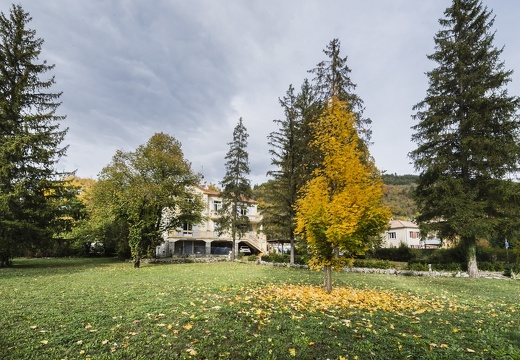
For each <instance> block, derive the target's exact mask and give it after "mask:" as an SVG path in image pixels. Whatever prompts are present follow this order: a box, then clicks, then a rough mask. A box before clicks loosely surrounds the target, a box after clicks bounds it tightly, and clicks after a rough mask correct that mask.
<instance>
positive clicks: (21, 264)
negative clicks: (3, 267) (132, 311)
mask: <svg viewBox="0 0 520 360" xmlns="http://www.w3.org/2000/svg"><path fill="white" fill-rule="evenodd" d="M117 262H121V260H118V259H117V258H113V257H112V258H105V257H89V258H15V259H14V260H13V265H12V266H11V268H13V269H35V268H37V269H38V268H41V269H47V268H64V267H83V266H92V265H96V266H98V265H105V264H107V265H108V264H113V263H117Z"/></svg>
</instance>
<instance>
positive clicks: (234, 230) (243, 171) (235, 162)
mask: <svg viewBox="0 0 520 360" xmlns="http://www.w3.org/2000/svg"><path fill="white" fill-rule="evenodd" d="M248 137H249V135H248V133H247V129H246V128H245V126H244V124H243V122H242V118H240V119H239V121H238V124H237V125H236V126H235V129H234V130H233V141H232V142H230V143H228V145H229V151H228V153H227V154H226V158H225V159H226V174H225V175H224V178H223V179H222V181H221V182H220V185H221V186H222V191H221V193H220V195H221V197H222V208H221V209H220V211H219V214H220V218H219V220H218V221H217V229H218V231H219V232H220V233H223V232H226V231H229V232H231V237H232V239H233V246H232V250H231V257H232V259H233V260H234V259H235V255H236V239H237V236H238V238H239V239H240V238H241V237H242V236H243V235H244V234H245V233H246V232H247V231H248V228H249V217H248V216H247V213H248V209H249V206H250V203H251V197H252V194H253V192H252V189H251V183H250V181H249V179H248V178H247V175H249V172H250V170H249V154H248V152H247V138H248Z"/></svg>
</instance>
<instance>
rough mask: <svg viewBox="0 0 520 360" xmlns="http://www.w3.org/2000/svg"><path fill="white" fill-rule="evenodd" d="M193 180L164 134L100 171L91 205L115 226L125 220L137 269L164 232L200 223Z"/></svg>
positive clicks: (173, 143)
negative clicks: (102, 209) (112, 221)
mask: <svg viewBox="0 0 520 360" xmlns="http://www.w3.org/2000/svg"><path fill="white" fill-rule="evenodd" d="M198 180H199V177H198V176H197V175H196V174H194V173H193V172H192V170H191V165H190V163H189V162H188V161H187V160H186V159H185V158H184V155H183V153H182V150H181V144H180V142H179V141H177V140H175V138H173V137H172V136H169V135H166V134H163V133H157V134H155V135H153V136H152V137H151V138H150V140H148V142H147V143H146V145H141V146H139V147H138V148H137V149H136V151H134V152H123V151H117V152H116V154H115V155H114V157H113V158H112V162H111V163H110V164H109V165H108V166H106V167H105V168H103V169H102V170H101V173H100V175H99V181H98V182H97V183H96V184H95V185H94V192H95V193H97V196H98V198H95V199H94V200H95V204H96V205H98V206H100V207H101V208H103V207H104V208H105V209H108V210H107V211H106V212H107V213H108V214H111V216H112V218H113V220H114V221H120V220H123V221H124V223H125V224H126V226H124V228H125V229H126V238H127V240H128V244H129V247H130V250H131V254H132V257H133V259H134V264H135V265H136V266H137V267H138V266H139V260H140V258H141V257H142V256H143V255H144V254H145V253H146V252H147V251H149V250H150V251H153V250H155V246H156V245H158V243H160V242H161V241H162V235H163V233H164V232H166V231H168V230H170V229H175V228H178V227H180V226H182V225H183V224H184V223H189V224H194V223H198V222H200V221H201V219H202V209H203V203H202V201H201V199H200V198H199V197H198V196H196V195H195V193H194V191H193V186H196V185H197V184H198ZM97 187H100V188H101V189H102V191H96V188H97ZM96 200H97V202H96Z"/></svg>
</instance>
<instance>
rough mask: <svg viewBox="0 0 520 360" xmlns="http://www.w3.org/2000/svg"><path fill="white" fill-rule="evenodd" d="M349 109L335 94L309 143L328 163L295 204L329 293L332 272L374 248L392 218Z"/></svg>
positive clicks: (313, 261) (299, 224) (300, 227)
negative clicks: (375, 238) (372, 241)
mask: <svg viewBox="0 0 520 360" xmlns="http://www.w3.org/2000/svg"><path fill="white" fill-rule="evenodd" d="M349 109H350V108H349V106H348V105H347V104H346V103H345V102H344V101H341V100H339V99H338V98H336V97H333V98H332V99H331V100H330V102H329V103H328V107H327V109H326V110H325V112H324V113H323V114H322V116H321V117H320V118H319V120H318V122H317V123H316V124H315V126H314V140H313V141H312V142H311V144H310V145H311V146H313V147H316V148H318V149H319V151H320V153H321V154H323V162H322V164H321V166H320V168H318V169H316V170H315V171H314V173H313V176H312V178H311V179H310V180H309V181H308V182H307V183H306V184H305V185H304V187H303V189H302V195H301V197H300V198H299V199H298V201H297V203H296V204H297V214H296V223H297V227H296V232H297V233H299V234H304V235H305V237H306V239H307V242H308V246H309V248H310V256H311V260H310V263H309V265H310V266H311V267H312V268H315V269H320V268H322V267H325V269H326V272H325V286H326V288H327V290H328V291H329V292H330V291H331V289H332V279H331V270H332V269H333V268H337V269H339V268H342V267H343V266H344V265H345V261H347V260H348V259H351V258H352V257H353V256H355V255H360V254H364V253H365V252H366V251H367V250H368V249H369V248H370V237H371V236H378V235H379V234H381V233H382V232H383V231H384V229H385V228H386V227H387V226H388V221H389V219H390V212H389V210H388V209H387V208H386V207H384V206H383V205H382V198H383V182H382V180H381V175H380V173H379V171H378V170H377V168H376V167H375V164H374V162H373V160H371V161H367V154H364V153H362V151H361V149H360V148H359V138H358V135H357V132H356V128H355V125H354V124H355V117H354V115H353V114H352V112H351V111H350V110H349ZM339 254H342V256H341V257H340V256H339Z"/></svg>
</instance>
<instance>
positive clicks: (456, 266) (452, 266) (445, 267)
mask: <svg viewBox="0 0 520 360" xmlns="http://www.w3.org/2000/svg"><path fill="white" fill-rule="evenodd" d="M432 269H433V270H437V271H462V270H463V268H462V266H461V264H460V263H449V264H432Z"/></svg>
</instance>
